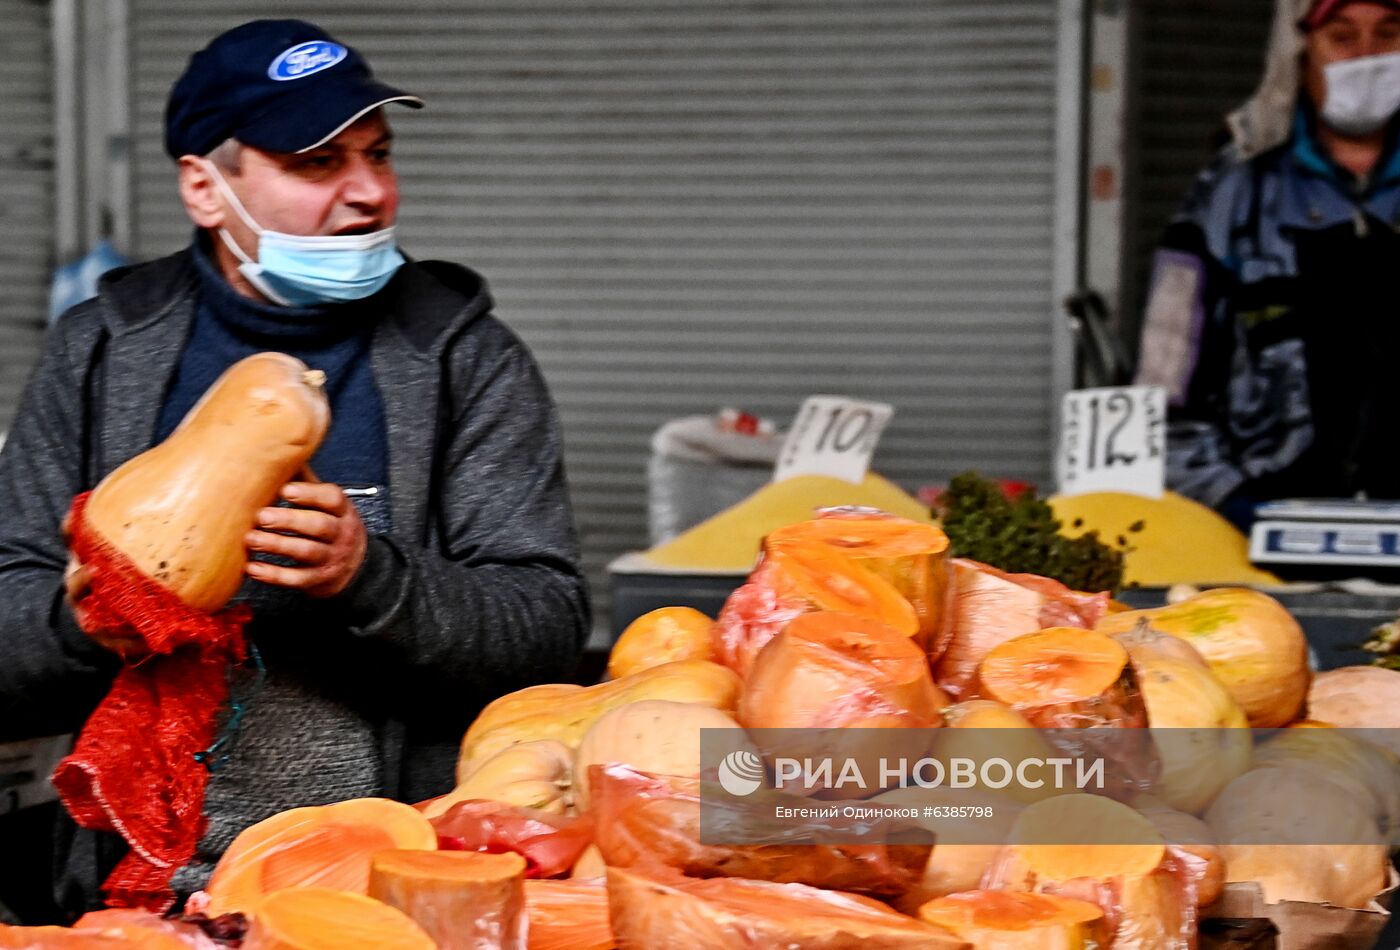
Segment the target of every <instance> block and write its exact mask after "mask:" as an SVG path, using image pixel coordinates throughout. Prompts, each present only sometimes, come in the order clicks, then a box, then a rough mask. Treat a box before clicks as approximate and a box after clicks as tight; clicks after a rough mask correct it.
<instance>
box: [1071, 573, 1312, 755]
mask: <svg viewBox="0 0 1400 950" xmlns="http://www.w3.org/2000/svg"><path fill="white" fill-rule="evenodd" d="M1143 620H1146V621H1147V622H1148V623H1149V624H1150V625H1151V626H1152V627H1153V629H1155V630H1160V631H1161V632H1162V633H1169V634H1171V635H1172V636H1174V637H1181V638H1182V639H1183V640H1185V641H1186V642H1187V643H1189V644H1191V645H1192V646H1193V647H1195V648H1196V650H1197V652H1199V653H1200V654H1201V656H1202V657H1204V658H1205V661H1206V663H1207V664H1208V665H1209V666H1210V669H1211V672H1212V673H1214V674H1215V676H1216V678H1217V679H1219V680H1220V682H1221V684H1222V685H1223V686H1224V687H1225V689H1226V690H1227V691H1228V692H1229V693H1230V695H1231V696H1233V697H1234V698H1235V702H1237V703H1239V705H1240V708H1241V709H1243V710H1244V713H1245V715H1246V716H1248V717H1249V724H1250V725H1251V726H1253V727H1255V728H1256V729H1267V728H1273V727H1276V726H1286V725H1288V724H1289V723H1290V722H1292V721H1293V720H1294V719H1297V718H1298V717H1299V715H1300V714H1301V713H1302V711H1303V704H1304V701H1305V700H1306V699H1307V695H1308V685H1309V682H1310V681H1311V679H1312V673H1311V672H1310V671H1309V669H1308V644H1307V640H1306V638H1305V637H1304V636H1303V628H1302V627H1300V626H1299V625H1298V621H1296V620H1294V619H1293V616H1292V615H1291V614H1290V613H1289V612H1288V611H1287V610H1286V609H1284V607H1283V605H1282V604H1280V603H1279V602H1278V601H1276V600H1274V599H1273V598H1272V597H1270V596H1269V595H1268V594H1263V593H1260V592H1259V591H1254V590H1248V589H1246V588H1242V587H1225V588H1220V589H1218V590H1208V591H1205V592H1203V593H1200V594H1196V595H1195V596H1193V597H1188V598H1187V599H1185V600H1183V601H1181V602H1179V603H1175V604H1168V605H1167V606H1165V607H1155V608H1152V609H1149V610H1130V611H1125V612H1122V613H1111V614H1108V615H1107V616H1105V617H1104V618H1103V619H1102V620H1100V621H1099V622H1098V623H1097V624H1096V625H1095V627H1094V629H1095V630H1098V631H1099V632H1101V633H1108V634H1119V633H1126V632H1127V631H1129V630H1132V629H1133V628H1134V627H1136V626H1137V625H1138V623H1140V622H1141V621H1143Z"/></svg>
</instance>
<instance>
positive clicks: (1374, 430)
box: [1137, 0, 1400, 525]
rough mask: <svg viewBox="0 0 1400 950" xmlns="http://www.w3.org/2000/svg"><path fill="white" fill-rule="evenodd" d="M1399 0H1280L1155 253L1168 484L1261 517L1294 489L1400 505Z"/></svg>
mask: <svg viewBox="0 0 1400 950" xmlns="http://www.w3.org/2000/svg"><path fill="white" fill-rule="evenodd" d="M1397 108H1400V0H1279V3H1278V8H1277V14H1276V18H1275V22H1274V26H1273V32H1272V35H1271V40H1270V46H1269V52H1268V60H1267V64H1266V70H1265V75H1264V79H1263V81H1262V84H1261V86H1260V88H1259V90H1258V92H1257V93H1256V94H1255V96H1254V98H1253V99H1252V100H1250V101H1249V102H1248V103H1247V104H1246V105H1245V106H1244V107H1242V108H1241V109H1239V110H1238V111H1237V112H1235V113H1234V114H1232V115H1231V116H1230V117H1229V127H1230V132H1231V138H1232V140H1231V142H1230V143H1229V144H1228V145H1227V146H1226V147H1225V149H1224V150H1223V151H1222V152H1221V153H1220V154H1219V155H1218V156H1217V158H1216V160H1215V162H1214V164H1212V165H1211V166H1210V167H1209V168H1208V169H1207V170H1206V171H1205V172H1204V173H1203V174H1202V175H1201V177H1200V178H1199V180H1198V181H1197V183H1196V186H1195V188H1194V191H1193V192H1192V193H1191V195H1190V196H1189V198H1188V199H1187V201H1186V203H1185V207H1184V208H1182V210H1181V211H1180V212H1179V213H1178V214H1177V216H1176V217H1175V219H1174V220H1173V221H1172V222H1171V224H1170V225H1169V227H1168V228H1167V231H1166V234H1165V236H1164V238H1163V240H1162V243H1161V246H1160V247H1159V249H1158V251H1157V255H1156V259H1155V262H1154V273H1153V280H1152V288H1151V291H1150V294H1149V297H1148V303H1147V310H1146V315H1145V320H1144V327H1143V334H1142V342H1141V353H1140V358H1139V363H1138V373H1137V382H1138V383H1140V384H1155V385H1161V386H1164V387H1165V388H1166V390H1167V393H1168V400H1169V406H1170V412H1169V426H1168V462H1167V481H1168V485H1169V487H1171V488H1173V489H1175V490H1176V491H1179V492H1181V493H1183V494H1185V495H1188V496H1191V497H1193V498H1196V499H1197V500H1199V501H1202V502H1204V503H1206V504H1208V505H1211V506H1213V507H1216V508H1218V509H1221V510H1222V511H1224V512H1225V513H1226V514H1227V515H1228V516H1229V517H1231V518H1232V520H1235V521H1236V522H1237V523H1239V524H1241V525H1247V524H1248V523H1249V521H1250V520H1251V518H1252V512H1253V509H1254V506H1255V505H1256V504H1258V503H1259V502H1262V501H1266V500H1270V499H1277V498H1287V497H1355V496H1358V495H1364V496H1367V497H1370V498H1381V499H1384V498H1400V438H1398V436H1400V388H1397V387H1396V386H1395V385H1394V383H1393V382H1392V375H1393V367H1394V366H1395V364H1396V362H1397V361H1398V360H1400V297H1397V295H1396V293H1395V273H1396V268H1397V266H1400V234H1397V227H1398V226H1400V154H1397V148H1396V135H1397V125H1400V123H1397V122H1396V121H1395V115H1396V111H1397Z"/></svg>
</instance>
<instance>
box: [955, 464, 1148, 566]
mask: <svg viewBox="0 0 1400 950" xmlns="http://www.w3.org/2000/svg"><path fill="white" fill-rule="evenodd" d="M934 513H935V515H937V516H938V517H940V518H941V519H942V522H943V530H944V531H945V532H947V534H948V540H949V541H950V542H951V548H952V553H953V555H954V556H955V557H965V558H971V559H972V560H974V561H981V562H982V563H983V564H989V565H991V566H992V567H996V568H1000V569H1001V570H1003V571H1008V572H1010V573H1015V574H1021V573H1025V574H1039V575H1040V576H1042V577H1051V578H1054V579H1055V580H1057V581H1059V582H1060V583H1062V584H1064V585H1065V586H1066V587H1071V588H1073V589H1074V590H1083V591H1104V590H1106V591H1117V590H1118V588H1119V587H1120V586H1121V585H1122V583H1123V556H1124V555H1125V554H1127V553H1128V552H1129V551H1131V550H1132V548H1131V547H1129V546H1128V539H1127V538H1126V537H1120V538H1118V539H1117V542H1118V543H1117V545H1116V546H1113V545H1109V544H1106V543H1105V542H1103V541H1101V540H1100V539H1099V535H1098V532H1097V531H1089V532H1086V533H1084V534H1082V535H1080V536H1079V537H1077V538H1069V537H1065V536H1064V535H1063V534H1061V533H1060V527H1061V525H1060V522H1059V521H1058V520H1056V518H1055V513H1054V511H1053V510H1052V509H1051V508H1050V505H1049V504H1047V503H1046V502H1045V501H1044V500H1042V499H1040V498H1038V497H1037V496H1036V494H1035V492H1034V491H1032V490H1030V489H1027V490H1026V491H1024V492H1022V493H1021V494H1020V495H1018V496H1017V497H1016V498H1015V499H1014V500H1013V499H1009V498H1007V497H1006V494H1005V493H1004V492H1003V491H1002V489H1001V486H1000V485H998V484H997V483H996V482H994V481H992V480H991V479H988V478H983V477H982V476H981V475H979V474H978V473H977V472H963V473H962V474H961V475H958V476H956V477H955V478H954V479H953V480H952V481H951V482H950V483H949V484H948V488H947V489H946V490H945V491H944V492H943V493H942V494H941V495H939V497H938V501H937V502H936V505H935V511H934ZM1129 530H1130V531H1140V530H1142V522H1137V523H1136V524H1134V525H1133V526H1132V527H1131V528H1130V529H1129Z"/></svg>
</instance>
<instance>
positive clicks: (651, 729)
mask: <svg viewBox="0 0 1400 950" xmlns="http://www.w3.org/2000/svg"><path fill="white" fill-rule="evenodd" d="M739 728H740V726H739V724H738V723H737V722H735V721H734V719H733V717H731V716H730V715H729V714H728V713H726V712H722V711H721V710H718V709H711V708H710V707H708V706H701V705H698V704H696V703H675V702H671V701H670V700H668V699H644V700H642V701H640V702H636V703H628V704H627V705H626V706H619V707H617V708H616V709H612V710H609V711H608V712H606V713H604V714H603V715H602V716H600V717H598V721H597V722H595V723H593V725H592V726H591V727H590V728H589V730H588V732H587V733H585V734H584V737H583V741H582V742H580V743H579V746H578V751H577V752H576V753H575V755H574V775H576V776H579V780H578V782H577V786H576V788H575V790H574V796H575V798H576V799H577V801H578V805H579V808H580V809H587V808H588V804H589V789H588V781H587V776H588V767H589V766H590V765H607V764H609V763H617V764H620V765H627V766H630V767H631V768H634V769H636V770H637V771H639V772H647V773H650V774H653V775H672V776H680V777H682V778H696V779H698V778H699V777H700V730H701V729H739Z"/></svg>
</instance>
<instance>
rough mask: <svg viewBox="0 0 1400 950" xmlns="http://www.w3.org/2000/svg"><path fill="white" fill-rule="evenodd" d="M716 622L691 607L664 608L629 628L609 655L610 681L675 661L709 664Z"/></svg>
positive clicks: (632, 623) (636, 621) (630, 625)
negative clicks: (706, 662)
mask: <svg viewBox="0 0 1400 950" xmlns="http://www.w3.org/2000/svg"><path fill="white" fill-rule="evenodd" d="M714 624H715V622H714V621H713V620H711V619H710V618H709V617H707V616H705V615H704V614H702V613H701V612H700V611H698V610H696V609H694V608H692V607H661V608H658V609H657V610H653V611H650V612H649V613H645V614H643V615H642V616H640V617H638V618H637V619H636V620H634V621H632V622H631V623H630V624H628V625H627V629H626V630H623V631H622V636H620V637H618V638H617V642H616V643H614V644H613V647H612V650H611V651H610V652H609V653H608V677H609V678H610V679H620V678H622V677H624V676H628V675H630V674H632V673H638V672H640V671H642V670H646V669H650V668H652V667H653V666H660V665H661V664H662V663H671V662H673V661H675V660H709V659H712V658H713V653H714V648H713V647H712V646H711V645H710V628H711V627H713V626H714Z"/></svg>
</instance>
